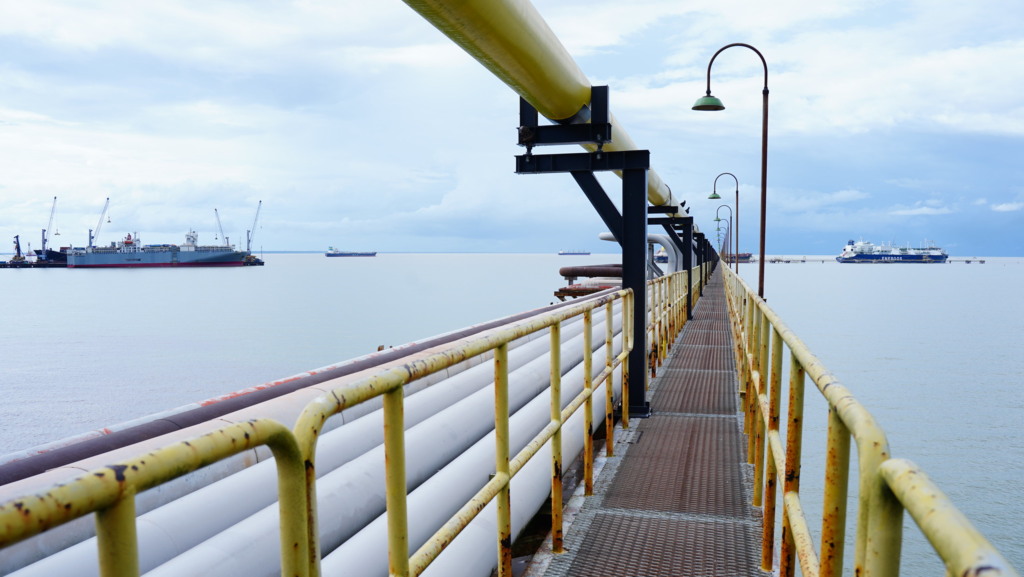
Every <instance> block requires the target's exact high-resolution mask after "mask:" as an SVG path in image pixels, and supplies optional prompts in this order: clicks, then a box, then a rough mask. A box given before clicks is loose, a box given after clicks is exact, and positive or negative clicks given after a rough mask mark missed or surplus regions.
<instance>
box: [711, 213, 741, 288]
mask: <svg viewBox="0 0 1024 577" xmlns="http://www.w3.org/2000/svg"><path fill="white" fill-rule="evenodd" d="M723 208H728V209H729V220H727V221H726V222H727V223H728V228H726V229H725V240H726V241H728V240H729V233H730V232H731V231H732V223H733V212H732V207H731V206H729V205H728V204H722V205H719V206H718V208H717V209H715V222H719V223H720V222H722V220H724V219H722V218H720V217H719V216H718V211H720V210H722V209H723ZM726 244H727V245H728V244H729V243H728V242H726ZM726 254H729V253H726ZM732 255H733V257H734V258H735V257H736V249H735V248H733V249H732ZM726 266H728V261H726ZM737 274H738V273H737Z"/></svg>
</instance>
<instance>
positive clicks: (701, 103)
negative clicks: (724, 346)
mask: <svg viewBox="0 0 1024 577" xmlns="http://www.w3.org/2000/svg"><path fill="white" fill-rule="evenodd" d="M733 46H743V47H745V48H749V49H751V50H753V51H754V53H756V54H757V56H758V58H760V59H761V64H763V65H764V89H763V90H762V91H761V94H762V95H763V100H764V106H763V113H762V115H761V252H760V257H759V258H758V260H757V268H758V270H757V296H759V297H761V298H764V223H765V212H766V209H767V204H768V194H767V192H768V182H767V181H768V63H767V62H765V59H764V55H762V54H761V52H760V51H759V50H758V49H757V48H754V47H753V46H751V45H749V44H744V43H742V42H736V43H733V44H726V45H725V46H723V47H721V48H719V49H718V52H715V54H714V56H712V57H711V61H710V62H708V88H707V93H706V95H705V96H702V97H700V98H698V99H697V102H695V103H694V105H693V109H694V110H725V105H724V104H722V101H721V100H719V99H718V98H715V97H714V96H712V95H711V65H712V64H714V62H715V58H716V57H717V56H718V55H719V54H721V53H722V51H723V50H725V49H726V48H732V47H733Z"/></svg>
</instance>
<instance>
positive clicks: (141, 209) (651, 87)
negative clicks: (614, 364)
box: [0, 0, 1024, 257]
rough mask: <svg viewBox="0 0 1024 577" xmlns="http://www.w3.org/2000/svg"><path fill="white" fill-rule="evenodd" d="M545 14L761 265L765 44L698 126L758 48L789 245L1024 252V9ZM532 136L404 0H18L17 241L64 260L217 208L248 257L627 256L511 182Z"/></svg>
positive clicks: (12, 117)
mask: <svg viewBox="0 0 1024 577" xmlns="http://www.w3.org/2000/svg"><path fill="white" fill-rule="evenodd" d="M534 6H535V7H536V8H537V10H538V11H539V13H540V14H541V16H542V17H543V18H544V19H545V20H546V22H547V23H548V25H549V26H550V27H551V28H552V30H553V31H554V32H555V34H556V35H557V36H558V37H559V38H560V39H561V41H562V42H563V44H564V45H565V47H566V49H567V50H568V51H569V53H570V54H571V55H572V56H573V58H574V59H575V60H576V62H577V63H578V64H579V66H580V68H581V69H582V70H583V72H584V73H585V74H586V75H587V77H588V78H589V80H590V81H591V83H592V84H593V85H607V86H609V88H610V94H611V96H610V100H611V109H612V112H613V114H614V115H615V117H616V119H617V120H618V122H619V123H620V127H621V128H622V129H623V130H624V131H625V132H627V133H628V134H629V135H630V136H631V138H632V139H633V141H634V142H635V143H636V145H637V146H638V147H640V148H645V149H648V150H650V151H651V164H652V168H653V169H654V170H655V171H657V173H658V174H659V175H660V176H661V177H662V179H663V180H664V181H665V182H666V183H667V184H668V185H669V186H670V187H671V189H672V191H673V194H674V195H675V196H676V197H677V198H679V199H680V200H685V201H686V202H687V205H686V206H687V207H689V208H690V214H691V216H693V217H694V218H695V222H696V224H697V226H698V227H699V228H700V229H701V230H703V231H704V232H706V233H710V234H711V235H712V236H714V231H715V228H716V223H715V221H714V219H715V217H716V212H717V213H718V214H719V215H720V216H721V217H722V218H729V215H730V213H731V211H732V210H735V209H736V208H738V212H739V229H740V236H741V238H740V249H741V250H742V251H749V252H755V253H756V252H757V243H758V236H759V233H760V230H759V226H758V218H759V217H758V215H759V212H760V194H761V182H760V161H761V88H762V85H763V75H764V69H763V67H762V64H761V61H760V60H759V59H758V58H757V56H756V54H754V53H753V52H752V51H749V50H746V49H744V48H741V47H737V48H732V49H728V50H726V51H724V52H722V53H721V54H720V55H719V56H718V57H717V58H716V60H715V62H714V67H713V69H712V92H713V94H714V95H715V96H717V97H719V98H721V99H722V101H723V102H724V103H725V105H726V109H725V110H724V111H721V112H713V113H712V112H695V111H692V110H691V106H692V105H693V102H694V101H695V100H696V99H697V98H698V97H700V96H702V95H703V94H704V91H705V82H706V74H707V67H708V62H709V61H710V59H711V57H712V55H713V54H714V53H715V52H716V51H717V50H718V49H719V48H721V47H723V46H725V45H727V44H730V43H734V42H743V43H747V44H750V45H753V46H755V47H756V48H757V49H758V50H759V51H760V52H761V53H762V54H763V55H764V57H765V60H766V62H767V66H768V86H769V89H770V101H769V102H770V105H769V138H768V178H767V187H766V189H767V196H766V202H767V207H768V208H767V214H766V231H765V238H766V252H767V253H768V254H785V255H800V254H811V255H834V254H838V253H839V251H840V250H841V249H842V246H843V245H844V244H845V243H846V241H847V240H851V239H856V240H862V239H863V240H868V241H873V242H876V243H881V242H892V243H894V244H897V245H907V244H910V245H918V244H921V243H923V242H925V241H933V242H935V243H936V244H938V245H939V246H942V247H944V248H946V249H947V250H948V251H949V253H950V255H951V256H954V257H957V256H960V257H968V256H1024V232H1022V228H1024V227H1022V225H1024V97H1022V96H1021V95H1022V94H1024V65H1022V64H1021V63H1022V62H1024V33H1022V32H1021V31H1022V30H1024V4H1022V3H1021V2H1020V0H975V1H972V2H960V3H948V2H943V3H941V4H936V3H935V2H934V1H931V0H885V1H884V2H883V1H881V0H820V1H817V2H807V1H798V0H777V1H774V2H770V3H756V2H744V1H740V0H714V1H711V0H695V1H688V0H665V1H662V0H634V1H630V2H621V1H610V0H607V1H606V0H588V1H586V2H584V1H577V0H536V1H535V2H534ZM517 124H518V96H517V95H516V94H515V93H514V92H513V91H512V90H511V89H510V88H508V87H507V86H505V85H504V84H503V83H502V82H501V81H500V80H498V79H497V78H496V77H494V76H493V75H492V74H491V73H489V72H488V71H487V70H486V69H484V68H483V66H482V65H480V64H479V63H478V62H476V61H475V60H473V59H472V58H471V57H469V56H468V55H467V54H465V53H464V52H463V51H462V50H461V49H460V48H458V47H457V46H456V45H455V44H453V43H452V42H451V41H449V40H448V39H447V38H446V37H445V36H443V35H442V34H441V33H440V32H439V31H438V30H436V29H435V28H434V27H432V26H431V25H430V24H429V23H427V22H426V21H425V20H424V19H423V18H422V17H420V16H419V15H418V14H416V13H415V12H414V11H413V10H412V9H411V8H410V7H408V6H407V5H406V4H405V3H403V2H401V1H400V0H375V1H373V2H365V1H362V2H355V1H349V0H331V1H320V0H305V1H296V2H284V1H245V2H241V1H239V2H233V1H212V2H194V1H178V0H166V1H163V2H158V3H152V2H132V1H128V0H100V1H94V0H33V1H32V2H15V1H13V0H10V1H8V0H4V1H0V243H2V244H0V252H9V251H10V250H11V249H10V248H9V247H10V246H11V243H12V241H13V236H14V235H20V238H21V242H22V247H23V248H28V245H29V244H31V246H32V247H33V248H39V246H40V244H41V230H42V229H43V228H46V227H48V226H50V225H49V222H50V215H51V211H52V212H53V213H54V218H53V225H52V226H50V234H51V238H50V245H51V246H58V245H59V246H66V245H75V246H83V245H85V244H86V242H87V240H88V237H87V235H88V231H89V229H96V228H99V229H100V232H99V234H98V235H97V243H99V244H107V243H109V242H112V241H115V240H119V239H120V238H121V237H122V236H124V235H125V234H127V233H133V234H137V235H139V236H140V237H141V240H142V241H143V242H144V243H181V242H183V241H184V236H185V233H186V232H187V231H188V230H190V229H191V230H196V231H197V232H198V233H199V236H200V242H201V243H204V242H205V243H214V242H218V241H220V240H221V233H220V231H219V228H218V222H217V217H218V215H219V218H220V220H221V228H223V234H224V235H226V236H227V237H228V238H229V239H230V241H231V242H232V243H234V244H238V245H240V246H244V245H245V238H246V231H247V230H250V229H253V230H254V234H253V246H252V248H253V250H254V251H260V250H265V251H278V250H313V251H321V250H325V249H326V248H327V247H328V246H335V247H338V248H341V249H343V250H377V251H382V252H523V253H545V252H556V251H558V250H562V249H586V250H591V251H593V252H605V253H612V252H615V251H616V250H617V248H616V247H615V246H614V245H612V244H611V243H609V242H606V241H601V240H599V239H598V235H599V234H600V233H602V232H604V231H605V227H604V225H603V223H602V222H601V219H600V218H599V217H598V215H597V213H596V211H595V210H594V209H593V208H592V207H591V205H590V204H589V202H588V201H587V200H586V197H585V196H584V194H583V193H582V191H580V189H579V188H578V187H577V185H576V184H575V181H574V180H573V179H572V178H571V177H570V176H568V175H564V174H548V175H516V174H514V169H515V158H514V157H515V155H517V154H521V153H522V152H523V150H522V149H520V148H519V147H518V146H517V145H516V126H517ZM572 151H576V150H572ZM725 172H728V173H731V174H733V175H735V177H736V180H735V181H734V180H733V179H732V178H731V177H729V176H723V177H721V178H718V179H717V186H716V177H718V176H719V175H721V174H722V173H725ZM599 178H600V181H601V182H602V184H604V186H605V189H606V190H607V191H608V192H609V196H610V197H611V198H612V199H613V201H615V202H616V203H618V196H619V193H620V190H621V183H620V181H618V179H617V178H616V177H614V175H601V176H600V177H599ZM737 182H738V185H739V194H738V196H739V206H738V207H733V205H734V204H735V203H736V196H737V195H736V192H735V191H736V184H737ZM713 188H714V189H715V190H717V191H718V192H719V194H721V196H722V200H709V199H708V198H707V197H708V195H709V194H710V193H711V192H712V189H713ZM54 197H56V198H57V200H56V205H55V206H56V210H53V207H54ZM107 198H109V199H110V205H109V209H108V211H107V218H106V219H104V220H103V221H102V223H101V222H100V215H101V211H102V210H103V206H104V202H105V199H107ZM261 201H262V207H261V208H260V210H259V217H258V219H257V218H256V217H257V206H258V203H260V202H261ZM723 204H725V205H727V206H729V207H730V208H729V209H726V208H719V207H720V206H721V205H723ZM215 209H216V214H215V212H214V211H215ZM108 221H109V222H108ZM254 224H255V227H254ZM651 232H653V233H658V232H661V231H660V230H658V228H657V227H652V230H651ZM58 233H59V234H58Z"/></svg>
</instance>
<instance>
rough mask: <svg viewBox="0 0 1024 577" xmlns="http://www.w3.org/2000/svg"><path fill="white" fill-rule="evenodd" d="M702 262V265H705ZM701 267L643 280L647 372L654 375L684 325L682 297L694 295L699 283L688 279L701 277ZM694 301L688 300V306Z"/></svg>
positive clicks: (683, 299)
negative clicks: (644, 289)
mask: <svg viewBox="0 0 1024 577" xmlns="http://www.w3.org/2000/svg"><path fill="white" fill-rule="evenodd" d="M705 266H706V265H705ZM701 271H702V269H701V268H698V269H695V270H694V272H693V274H692V275H691V274H690V273H688V272H687V271H681V272H677V273H672V274H668V275H665V276H661V277H658V278H656V279H654V280H652V281H649V282H648V283H647V301H648V319H647V346H648V348H649V351H650V352H649V353H648V355H649V357H650V359H649V366H650V369H651V373H652V374H651V376H652V377H653V376H656V374H655V372H656V370H657V368H658V367H660V366H661V365H662V363H664V361H665V358H666V357H668V353H669V350H670V349H671V347H672V343H673V342H675V338H676V336H677V335H678V334H679V333H680V332H682V330H683V327H684V326H685V325H686V320H687V319H686V300H687V298H690V296H691V295H693V296H694V298H696V295H697V294H698V293H699V290H700V289H699V285H698V286H696V287H694V286H690V284H691V283H690V282H689V281H690V279H691V278H694V279H697V280H696V281H695V282H697V283H699V282H700V281H699V279H700V278H701ZM694 302H695V301H691V303H690V304H691V306H692V305H693V303H694Z"/></svg>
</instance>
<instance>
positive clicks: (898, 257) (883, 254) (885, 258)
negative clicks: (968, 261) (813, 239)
mask: <svg viewBox="0 0 1024 577" xmlns="http://www.w3.org/2000/svg"><path fill="white" fill-rule="evenodd" d="M948 258H949V255H948V254H946V251H944V250H942V249H941V248H939V247H937V246H935V245H934V244H933V243H928V244H927V246H924V247H920V248H911V247H898V246H893V245H891V244H880V245H879V244H872V243H870V242H865V241H862V240H861V241H857V242H854V241H852V240H851V241H849V242H847V243H846V246H845V247H843V252H842V253H841V254H840V255H839V256H837V257H836V261H838V262H844V263H944V262H946V260H947V259H948Z"/></svg>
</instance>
